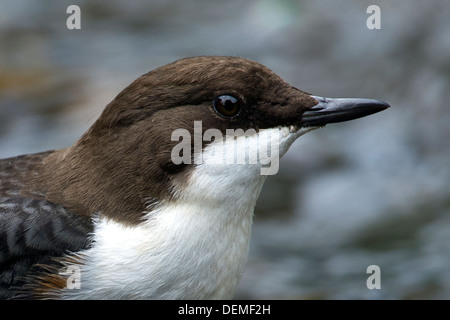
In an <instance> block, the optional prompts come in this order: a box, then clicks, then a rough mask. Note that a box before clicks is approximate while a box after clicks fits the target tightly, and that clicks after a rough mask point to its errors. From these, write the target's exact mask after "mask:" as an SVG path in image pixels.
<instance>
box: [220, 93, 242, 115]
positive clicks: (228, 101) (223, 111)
mask: <svg viewBox="0 0 450 320" xmlns="http://www.w3.org/2000/svg"><path fill="white" fill-rule="evenodd" d="M213 107H214V110H216V112H217V113H218V114H219V115H221V116H222V117H225V118H232V117H235V116H237V115H238V114H239V112H240V111H241V104H240V102H239V100H238V99H236V98H235V97H233V96H229V95H222V96H218V97H217V98H215V99H214V101H213Z"/></svg>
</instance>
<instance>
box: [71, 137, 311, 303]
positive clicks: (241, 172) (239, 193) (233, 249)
mask: <svg viewBox="0 0 450 320" xmlns="http://www.w3.org/2000/svg"><path fill="white" fill-rule="evenodd" d="M267 130H273V131H274V132H275V131H277V132H278V133H282V139H281V143H280V147H282V149H281V150H280V156H281V155H282V154H284V153H285V152H286V150H287V149H288V148H289V146H290V145H291V144H292V142H293V141H294V140H295V139H296V138H297V137H298V136H299V135H301V133H299V132H296V133H291V132H290V131H289V129H288V128H283V129H267ZM261 131H263V130H260V132H261ZM308 131H309V130H308ZM305 132H306V131H305ZM266 133H267V132H266ZM258 134H259V133H258ZM249 145H250V146H252V141H251V138H250V144H249ZM207 148H217V146H214V142H213V143H211V144H210V145H209V146H208V147H207ZM206 154H207V153H206ZM216 154H217V153H216ZM208 157H209V156H204V158H203V162H202V163H201V164H199V165H197V166H196V167H195V168H194V169H193V171H192V174H191V176H190V177H189V180H188V183H183V184H181V183H180V185H176V184H175V185H174V190H175V195H176V200H175V201H172V202H169V203H161V204H160V205H159V206H158V208H157V209H156V210H153V211H151V212H149V213H148V214H147V215H146V217H145V221H144V222H142V223H141V224H139V225H138V226H133V227H126V226H124V225H122V224H120V223H117V222H114V221H112V220H106V219H99V220H98V221H97V223H96V227H95V233H94V236H93V240H94V246H93V247H92V248H91V249H88V250H86V251H85V252H83V254H84V255H85V257H86V258H85V260H84V264H83V265H82V266H81V273H80V274H81V281H80V284H81V288H80V289H72V290H70V289H65V290H64V291H63V297H66V298H86V299H137V298H144V299H226V298H231V297H232V296H233V293H234V291H235V289H236V287H237V285H238V283H239V281H240V278H241V275H242V273H243V270H244V266H245V263H246V260H247V255H248V248H249V241H250V234H251V224H252V218H253V210H254V207H255V203H256V200H257V198H258V196H259V193H260V191H261V188H262V186H263V183H264V181H265V177H266V176H265V175H261V174H260V170H259V169H260V167H258V165H256V167H254V166H255V165H242V164H236V165H231V166H224V167H223V166H222V167H220V166H217V165H216V163H217V162H216V160H217V159H213V156H211V157H209V158H208ZM181 186H182V187H181Z"/></svg>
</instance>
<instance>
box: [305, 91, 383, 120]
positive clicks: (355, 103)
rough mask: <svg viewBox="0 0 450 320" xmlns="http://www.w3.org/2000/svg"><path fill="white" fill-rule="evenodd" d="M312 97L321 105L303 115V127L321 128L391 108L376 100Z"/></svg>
mask: <svg viewBox="0 0 450 320" xmlns="http://www.w3.org/2000/svg"><path fill="white" fill-rule="evenodd" d="M311 97H312V98H314V99H316V100H317V101H319V103H318V104H316V105H315V106H314V107H312V108H311V109H309V110H307V111H305V112H304V113H303V116H302V126H303V127H319V126H324V125H326V124H328V123H336V122H342V121H348V120H353V119H357V118H361V117H365V116H368V115H371V114H373V113H376V112H380V111H382V110H385V109H387V108H389V107H390V106H389V104H387V103H386V102H383V101H380V100H374V99H358V98H339V99H333V98H324V97H317V96H311Z"/></svg>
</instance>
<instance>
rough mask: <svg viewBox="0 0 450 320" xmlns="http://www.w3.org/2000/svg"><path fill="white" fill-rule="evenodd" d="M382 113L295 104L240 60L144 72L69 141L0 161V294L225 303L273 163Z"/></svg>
mask: <svg viewBox="0 0 450 320" xmlns="http://www.w3.org/2000/svg"><path fill="white" fill-rule="evenodd" d="M388 107H389V104H387V103H386V102H384V101H381V100H375V99H364V98H334V99H333V98H326V97H321V96H316V95H312V94H309V93H307V92H305V91H302V90H300V89H297V88H296V87H294V86H292V85H290V84H289V83H287V82H286V81H284V80H283V79H282V78H281V77H280V76H278V75H277V74H276V73H274V72H273V71H272V70H271V69H269V68H268V67H266V66H264V65H262V64H260V63H258V62H256V61H252V60H249V59H245V58H241V57H234V56H196V57H189V58H183V59H180V60H177V61H174V62H171V63H169V64H167V65H164V66H161V67H158V68H156V69H154V70H152V71H150V72H148V73H146V74H144V75H142V76H140V77H139V78H137V79H136V80H135V81H133V82H132V83H131V84H130V85H128V86H127V87H126V88H125V89H123V90H122V91H121V92H120V93H119V94H118V95H117V96H116V97H115V98H114V99H113V100H112V101H111V102H110V103H109V104H107V105H106V107H105V108H104V109H103V111H102V113H101V114H100V116H99V117H98V119H97V120H96V121H95V122H94V123H93V124H92V126H91V127H90V128H89V129H88V130H87V131H86V132H85V133H84V134H83V135H82V136H81V137H80V138H79V139H78V140H77V141H76V142H75V143H74V144H73V145H71V146H69V147H67V148H63V149H59V150H50V151H43V152H40V153H35V154H26V155H20V156H15V157H11V158H6V159H2V160H0V298H1V299H130V300H131V299H229V298H232V297H233V295H234V293H235V290H236V288H237V286H238V284H239V281H240V278H241V276H242V274H243V272H244V268H245V264H246V261H247V257H248V252H249V242H250V235H251V228H252V221H253V215H254V207H255V203H256V201H257V199H258V197H259V194H260V191H261V188H262V186H263V184H264V181H265V180H266V178H267V176H269V175H272V174H275V173H276V169H277V166H276V165H278V163H277V161H278V159H279V158H281V157H282V156H283V155H284V154H285V153H286V152H287V150H288V149H289V147H290V146H291V145H292V143H293V142H294V141H296V140H297V139H298V138H299V137H300V136H302V135H304V134H305V133H307V132H310V131H312V130H315V129H318V128H321V127H323V126H325V125H327V124H330V123H337V122H343V121H348V120H353V119H356V118H360V117H364V116H368V115H371V114H374V113H377V112H379V111H382V110H385V109H387V108H388ZM229 137H231V138H230V139H228V138H229ZM267 146H269V147H267ZM236 147H239V148H240V150H244V151H246V152H248V154H249V155H250V156H252V154H256V156H254V157H253V160H255V159H256V160H255V161H253V162H251V161H248V159H247V158H248V157H250V156H248V155H247V156H248V157H247V158H246V159H247V161H244V162H242V163H241V162H240V163H237V161H236V156H235V155H234V154H233V153H232V152H231V151H232V149H233V150H234V148H236ZM261 151H264V152H261ZM268 151H270V152H268ZM251 153H252V154H251ZM268 153H271V154H270V155H268ZM228 154H231V155H232V156H228ZM224 157H225V158H226V161H223V160H224ZM233 160H234V162H233ZM271 164H273V166H272V172H269V171H270V170H268V171H267V170H266V172H265V173H264V171H263V170H264V169H270V165H271Z"/></svg>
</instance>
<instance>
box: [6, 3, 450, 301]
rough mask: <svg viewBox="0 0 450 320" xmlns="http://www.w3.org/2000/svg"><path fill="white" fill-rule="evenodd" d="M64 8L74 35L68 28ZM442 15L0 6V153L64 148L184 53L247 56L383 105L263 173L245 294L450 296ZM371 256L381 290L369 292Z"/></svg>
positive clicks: (427, 11)
mask: <svg viewBox="0 0 450 320" xmlns="http://www.w3.org/2000/svg"><path fill="white" fill-rule="evenodd" d="M75 2H76V3H75ZM71 4H76V5H78V6H79V7H80V9H81V29H80V30H68V29H67V27H66V20H67V18H68V17H69V14H67V13H66V9H67V7H68V6H69V5H71ZM373 4H375V5H378V6H379V7H380V10H381V11H380V14H381V25H380V26H381V29H378V30H370V29H368V28H367V26H366V21H367V19H368V18H369V16H370V14H368V13H366V10H367V8H368V6H370V5H373ZM449 16H450V6H449V5H448V1H446V0H432V1H424V2H417V1H415V2H412V1H407V0H399V1H386V0H371V1H368V0H362V1H359V0H358V1H357V0H338V1H335V0H321V1H312V0H307V1H294V0H283V1H268V0H259V1H256V0H251V1H245V2H243V1H237V0H231V1H206V0H197V1H182V2H181V1H174V0H170V1H162V0H159V1H143V0H142V1H139V0H132V1H116V0H114V1H108V2H104V1H97V0H95V1H92V0H90V1H87V0H77V1H73V2H71V1H68V0H58V1H57V0H52V1H31V0H3V1H2V2H1V3H0V157H2V158H4V157H8V156H15V155H18V154H22V153H32V152H38V151H43V150H48V149H55V148H62V147H66V146H69V145H71V144H72V143H73V142H74V141H76V139H77V138H78V137H79V136H80V135H81V134H82V133H83V132H84V131H85V130H86V129H87V128H88V127H89V126H90V125H91V124H92V123H93V122H94V121H95V119H96V118H97V117H98V116H99V114H100V112H101V110H102V109H103V108H104V106H105V105H106V104H107V103H108V102H109V101H111V100H112V99H113V98H114V96H115V95H116V94H117V93H119V92H120V90H122V89H123V88H124V87H125V86H126V85H128V84H129V83H130V82H131V81H133V80H134V79H136V78H137V77H138V76H140V75H141V74H143V73H146V72H147V71H149V70H151V69H153V68H155V67H157V66H160V65H163V64H165V63H168V62H171V61H173V60H176V59H178V58H182V57H187V56H196V55H237V56H243V57H246V58H250V59H253V60H257V61H259V62H261V63H263V64H265V65H267V66H268V67H270V68H271V69H272V70H274V71H275V72H276V73H278V74H279V75H281V76H282V77H283V78H285V79H286V80H287V81H288V82H290V83H291V84H292V85H294V86H296V87H298V88H300V89H303V90H305V91H307V92H311V93H312V94H315V95H321V96H330V97H367V98H375V99H381V100H385V101H387V102H389V103H390V104H391V105H392V108H390V109H389V110H386V111H383V112H381V113H379V114H376V115H372V116H370V117H367V118H364V119H359V120H356V121H353V122H348V123H342V124H334V125H329V126H327V127H326V128H324V129H321V130H317V131H314V132H311V133H309V134H307V135H305V136H304V137H302V138H301V139H300V140H299V141H297V142H296V143H295V144H294V145H293V147H292V148H291V150H290V151H289V152H288V154H287V155H286V156H285V158H283V160H282V162H281V169H280V172H279V173H278V174H277V175H276V176H272V177H269V178H268V179H267V182H266V185H265V186H264V189H263V191H262V195H261V198H260V200H259V201H258V205H257V209H256V215H255V223H254V232H253V238H252V243H251V250H250V257H249V262H248V266H247V268H246V271H245V273H244V276H243V279H242V281H241V284H240V286H239V289H238V292H237V295H236V298H287V299H297V298H299V299H414V298H422V299H447V298H450V270H449V268H448V266H449V265H450V254H449V253H450V165H449V164H450V143H449V141H450V125H449V124H450V112H448V110H449V108H448V104H449V101H450V90H449V88H450V54H449V52H450V37H449V36H448V35H449V33H450V19H448V17H449ZM371 265H376V266H379V268H380V269H379V270H380V272H381V277H380V280H381V289H372V290H370V289H368V287H367V279H368V277H369V276H371V274H368V273H367V272H366V271H367V268H368V267H369V266H371Z"/></svg>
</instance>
